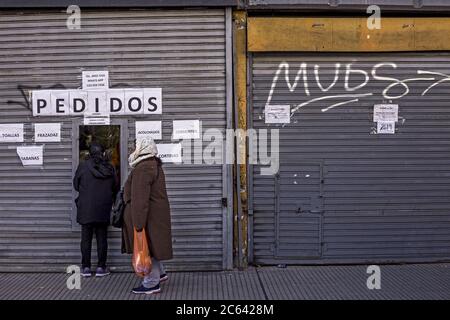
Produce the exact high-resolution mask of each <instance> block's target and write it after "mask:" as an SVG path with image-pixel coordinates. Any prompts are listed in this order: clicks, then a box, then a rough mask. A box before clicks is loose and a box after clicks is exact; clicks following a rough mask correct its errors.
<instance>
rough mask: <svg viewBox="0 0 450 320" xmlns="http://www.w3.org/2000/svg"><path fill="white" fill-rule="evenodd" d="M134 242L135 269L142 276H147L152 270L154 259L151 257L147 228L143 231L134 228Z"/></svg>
mask: <svg viewBox="0 0 450 320" xmlns="http://www.w3.org/2000/svg"><path fill="white" fill-rule="evenodd" d="M133 242H134V244H133V261H132V263H133V269H134V272H135V273H136V274H137V275H138V276H140V277H145V276H146V275H148V274H149V273H150V272H151V271H152V259H151V257H150V252H149V249H148V248H149V246H148V242H147V236H146V233H145V228H144V229H142V231H141V232H137V231H136V229H134V241H133Z"/></svg>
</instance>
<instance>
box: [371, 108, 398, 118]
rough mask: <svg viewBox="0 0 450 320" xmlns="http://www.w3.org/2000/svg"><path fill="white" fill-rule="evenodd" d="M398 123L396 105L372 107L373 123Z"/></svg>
mask: <svg viewBox="0 0 450 320" xmlns="http://www.w3.org/2000/svg"><path fill="white" fill-rule="evenodd" d="M378 121H394V122H397V121H398V104H376V105H374V106H373V122H378Z"/></svg>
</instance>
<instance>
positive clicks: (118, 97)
mask: <svg viewBox="0 0 450 320" xmlns="http://www.w3.org/2000/svg"><path fill="white" fill-rule="evenodd" d="M32 105H33V116H64V115H66V116H67V115H71V116H77V115H80V116H81V115H84V114H85V113H87V114H94V113H95V114H109V115H141V114H142V115H144V114H147V115H148V114H161V113H162V89H161V88H142V89H106V90H34V91H32Z"/></svg>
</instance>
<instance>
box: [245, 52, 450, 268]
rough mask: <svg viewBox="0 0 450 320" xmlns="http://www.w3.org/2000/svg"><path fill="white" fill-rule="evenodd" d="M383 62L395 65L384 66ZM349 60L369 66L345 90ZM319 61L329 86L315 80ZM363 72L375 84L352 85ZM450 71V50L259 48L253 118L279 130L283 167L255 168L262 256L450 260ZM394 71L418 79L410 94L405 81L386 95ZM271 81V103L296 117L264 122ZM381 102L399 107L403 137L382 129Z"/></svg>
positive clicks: (257, 247)
mask: <svg viewBox="0 0 450 320" xmlns="http://www.w3.org/2000/svg"><path fill="white" fill-rule="evenodd" d="M302 63H306V64H307V66H306V70H307V81H306V83H307V86H308V90H309V95H308V94H307V92H306V91H305V85H304V79H303V75H304V73H300V74H298V72H299V70H300V71H301V64H302ZM336 63H339V64H340V69H339V73H337V77H336V70H337V66H336ZM380 63H389V65H386V64H385V65H381V66H380V65H379V66H378V67H376V66H377V65H378V64H380ZM280 64H282V65H280ZM348 64H352V65H351V66H350V70H363V71H364V72H356V73H350V74H349V78H348V81H347V85H348V88H349V90H348V89H347V90H346V87H345V81H346V80H345V72H346V68H347V65H348ZM315 65H318V70H317V71H318V75H319V79H320V83H321V85H322V87H323V88H324V90H321V88H320V87H319V86H318V85H317V82H316V78H315V73H314V68H315ZM286 66H289V76H288V77H289V78H288V79H289V86H290V87H289V86H288V84H287V81H286V73H285V70H286ZM374 68H375V69H376V70H375V75H376V76H382V77H386V78H385V79H376V78H375V77H374V76H373V74H372V70H373V69H374ZM277 70H281V72H280V73H279V77H278V78H277V81H274V77H275V75H276V72H277ZM418 70H420V72H418ZM422 71H425V72H422ZM429 72H431V73H429ZM365 74H367V75H368V82H367V83H366V84H365V85H364V86H362V87H361V88H358V89H353V88H355V87H357V86H359V85H360V84H363V83H364V82H365V77H366V76H365ZM448 75H450V54H448V53H426V54H425V53H423V54H422V53H398V54H388V53H385V54H373V53H370V54H332V53H329V54H325V53H323V54H322V53H315V54H314V55H311V54H301V53H292V54H257V55H254V57H253V58H252V78H253V79H252V95H251V97H252V101H251V117H252V125H253V127H254V128H255V129H262V128H266V129H267V128H274V129H275V128H278V129H279V130H280V171H279V175H277V176H261V175H260V174H259V169H260V166H259V165H254V166H253V169H252V178H251V183H252V185H251V200H250V202H251V204H250V206H251V208H250V209H252V210H253V233H252V235H251V238H252V240H253V244H252V245H253V251H252V252H253V255H254V261H255V262H256V263H260V264H273V263H349V262H355V263H365V262H408V261H438V260H448V259H450V246H449V241H450V125H449V124H450V83H449V82H448V80H449V79H450V78H449V76H448ZM296 76H297V80H298V81H297V85H295V78H296ZM387 77H391V78H395V79H399V80H404V79H409V80H408V81H406V82H404V84H405V85H406V86H407V87H408V90H409V93H407V94H404V93H405V92H406V91H405V90H406V88H405V85H403V84H397V85H395V86H392V87H391V89H389V90H388V91H387V92H385V94H386V95H387V96H383V91H384V90H385V88H386V87H388V86H389V85H391V84H393V83H394V82H396V80H393V79H387ZM424 78H429V79H424ZM273 82H276V85H275V87H274V90H273V95H272V98H271V100H270V104H271V105H290V106H291V112H292V110H294V109H295V108H296V107H297V106H299V105H300V107H299V108H298V110H297V111H296V112H295V113H293V115H292V117H291V123H289V124H284V125H279V124H278V125H276V124H266V123H265V120H264V116H263V111H264V106H265V105H266V103H267V101H268V97H269V92H270V91H271V86H272V83H273ZM333 83H334V85H332V84H333ZM433 84H436V85H433ZM328 86H331V87H330V89H329V90H328V91H326V89H327V88H328ZM352 89H353V90H352ZM427 89H428V90H427ZM340 95H346V96H341V97H336V96H340ZM358 95H359V96H358ZM401 95H403V97H401V98H398V99H389V98H393V96H401ZM327 97H328V98H327ZM310 100H313V101H311V102H310V103H306V102H307V101H310ZM380 103H393V104H398V105H399V121H398V122H397V123H396V133H395V134H377V129H376V124H375V123H374V122H373V109H374V105H375V104H380ZM330 107H331V108H330Z"/></svg>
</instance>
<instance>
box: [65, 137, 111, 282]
mask: <svg viewBox="0 0 450 320" xmlns="http://www.w3.org/2000/svg"><path fill="white" fill-rule="evenodd" d="M73 186H74V188H75V190H76V191H78V193H79V196H78V198H77V199H76V200H75V203H76V205H77V222H78V223H79V224H81V255H82V262H81V264H82V272H81V275H82V276H84V277H90V276H91V275H92V273H91V248H92V238H93V235H94V233H95V235H96V238H97V255H98V264H97V271H96V276H97V277H102V276H105V275H108V274H109V271H108V270H107V268H106V258H107V252H108V241H107V229H108V225H109V222H110V214H111V207H112V204H113V200H114V196H115V194H116V192H117V189H118V184H117V178H116V173H115V170H114V167H113V166H112V165H111V164H110V163H109V162H108V161H107V160H106V159H105V156H104V149H103V147H102V146H101V145H99V144H95V143H93V144H92V145H91V147H90V149H89V157H88V159H87V160H86V161H84V162H82V163H80V165H79V166H78V168H77V171H76V173H75V177H74V178H73Z"/></svg>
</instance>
